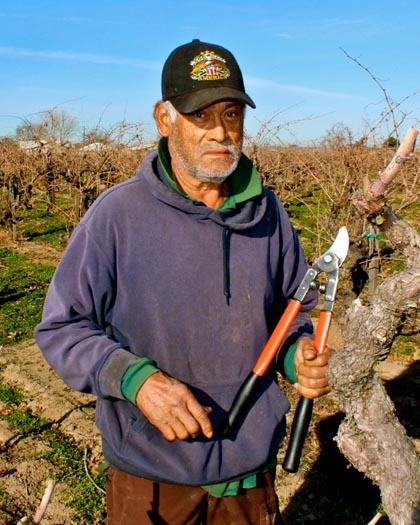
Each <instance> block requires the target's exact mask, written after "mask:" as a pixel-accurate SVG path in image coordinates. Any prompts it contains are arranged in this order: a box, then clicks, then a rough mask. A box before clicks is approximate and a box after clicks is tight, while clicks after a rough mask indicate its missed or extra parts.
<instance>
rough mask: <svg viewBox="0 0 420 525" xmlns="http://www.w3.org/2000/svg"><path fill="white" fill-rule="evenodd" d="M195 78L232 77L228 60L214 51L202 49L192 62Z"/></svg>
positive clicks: (216, 78) (192, 75)
mask: <svg viewBox="0 0 420 525" xmlns="http://www.w3.org/2000/svg"><path fill="white" fill-rule="evenodd" d="M190 66H192V70H191V73H190V77H191V78H192V79H193V80H225V79H226V78H228V77H230V71H229V68H228V67H227V66H226V60H225V59H224V58H222V57H221V56H219V55H217V54H216V53H215V52H214V51H202V52H201V53H200V54H199V55H197V56H195V57H194V58H193V60H191V62H190Z"/></svg>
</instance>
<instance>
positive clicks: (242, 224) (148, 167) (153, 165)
mask: <svg viewBox="0 0 420 525" xmlns="http://www.w3.org/2000/svg"><path fill="white" fill-rule="evenodd" d="M253 170H254V167H253V165H252V162H251V161H250V160H249V159H248V157H246V156H245V155H242V156H241V159H240V161H239V164H238V167H237V169H236V172H237V173H236V176H238V174H239V173H240V174H241V175H242V176H243V181H244V185H245V184H247V181H248V180H249V179H250V178H251V176H252V174H253ZM136 176H137V177H139V178H141V179H143V180H144V181H145V183H146V184H147V185H148V186H149V191H150V192H151V193H152V195H153V196H154V197H155V198H156V199H158V200H160V201H161V202H164V203H166V204H168V205H169V206H173V207H175V208H178V209H179V210H181V211H183V212H184V213H188V214H192V215H195V216H196V219H197V220H203V221H213V222H214V223H216V224H218V225H219V226H222V227H226V228H228V229H231V230H246V229H248V228H252V227H254V226H255V225H256V224H258V223H259V222H260V221H261V220H262V219H263V217H264V215H265V213H266V211H267V198H266V197H267V192H266V190H265V189H263V190H262V192H261V195H256V196H255V197H253V198H251V199H249V200H246V201H244V202H240V203H238V204H237V205H236V207H235V208H227V209H221V210H215V209H212V208H208V207H207V206H206V205H205V204H203V203H201V202H196V201H193V200H192V199H190V198H188V197H184V196H183V195H180V194H179V193H177V192H176V191H174V189H173V188H172V187H170V185H169V183H168V182H167V181H166V177H165V174H164V173H163V168H162V166H161V163H160V161H159V158H158V153H157V151H152V152H150V153H148V154H147V156H146V157H145V159H144V161H143V163H142V166H141V170H139V171H138V172H137V175H136Z"/></svg>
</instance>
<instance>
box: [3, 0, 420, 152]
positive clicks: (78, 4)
mask: <svg viewBox="0 0 420 525" xmlns="http://www.w3.org/2000/svg"><path fill="white" fill-rule="evenodd" d="M419 27H420V2H419V1H418V0H399V1H398V2H396V1H395V0H392V1H391V0H374V1H369V0H364V1H361V0H352V1H349V2H342V1H341V2H340V1H339V0H338V1H337V0H334V1H330V0H326V1H323V0H320V1H318V2H316V1H314V0H304V1H300V0H293V1H292V0H263V1H260V2H257V1H255V0H253V1H252V2H251V1H249V0H224V1H220V0H208V1H202V0H173V1H172V0H154V1H148V2H145V1H143V0H119V1H110V0H101V1H100V2H99V1H97V0H84V1H82V0H72V2H60V1H59V0H54V1H50V0H37V1H35V0H33V1H32V0H13V1H11V0H0V136H3V135H7V134H13V132H14V130H15V129H16V127H17V126H18V125H19V124H21V123H22V120H21V119H28V118H29V119H30V118H33V117H34V116H35V115H36V114H37V113H38V112H41V111H45V110H49V109H52V108H57V109H61V110H65V111H67V112H69V113H71V114H72V115H74V116H75V117H76V118H77V119H78V120H79V122H80V126H81V127H85V128H86V129H89V128H94V127H95V126H96V125H97V124H98V123H99V122H102V124H103V125H104V126H111V125H113V124H116V123H117V122H119V121H122V120H125V121H128V122H131V123H134V122H141V123H143V125H144V132H145V135H146V136H147V137H153V138H154V137H155V136H156V132H155V127H154V123H153V118H152V110H153V105H154V102H155V101H156V100H157V99H159V98H160V72H161V68H162V65H163V63H164V61H165V59H166V57H167V56H168V54H169V53H170V52H171V51H172V49H173V48H174V47H177V46H178V45H181V44H184V43H186V42H188V41H190V40H192V39H193V38H199V39H200V40H203V41H205V42H211V43H216V44H220V45H223V46H225V47H227V48H228V49H229V50H231V51H232V52H233V53H234V54H235V56H236V58H237V59H238V61H239V63H240V66H241V68H242V72H243V74H244V78H245V84H246V89H247V92H248V93H249V94H250V95H251V97H252V98H253V99H254V101H255V102H256V105H257V109H256V110H250V111H248V113H247V117H246V118H247V120H246V128H247V131H248V133H250V134H251V135H257V134H258V133H260V132H261V130H262V128H261V125H262V124H264V123H265V124H267V125H268V126H269V128H271V129H275V128H276V127H277V126H280V128H281V130H280V131H279V137H280V139H281V140H284V141H297V142H305V141H312V140H317V139H319V138H322V137H323V136H324V135H325V133H326V131H327V130H329V129H331V128H332V127H333V126H334V125H336V124H339V123H342V124H344V125H345V126H347V127H348V128H350V129H351V130H352V131H353V133H354V134H355V135H356V136H359V135H360V134H361V133H362V132H363V131H364V130H365V129H366V127H367V126H368V125H369V124H374V123H376V122H377V121H378V120H379V118H380V115H381V112H382V111H383V110H385V109H386V107H387V106H386V103H385V101H384V94H383V92H382V91H381V89H380V87H379V86H377V85H376V83H375V82H374V80H373V79H372V78H371V77H370V76H369V75H368V73H367V72H366V71H364V70H363V69H362V68H361V67H359V66H358V65H357V64H356V63H355V62H354V61H352V60H351V59H350V58H348V57H347V56H346V54H345V53H347V54H348V55H350V56H351V57H354V58H357V60H359V61H360V63H361V64H362V65H363V66H365V67H367V68H369V69H370V71H371V72H372V74H373V75H374V76H375V77H376V78H377V79H378V81H379V82H380V83H381V85H382V86H383V87H384V88H385V90H386V93H387V95H388V96H389V97H390V98H391V99H392V101H393V102H394V103H398V102H400V101H402V100H403V99H404V98H406V100H405V101H404V103H403V104H402V105H401V106H400V108H399V112H400V111H402V112H403V114H404V116H405V117H404V122H403V125H402V127H401V132H402V133H403V132H405V130H406V129H407V128H408V127H409V126H410V125H414V126H416V125H417V123H418V121H419V119H420V94H417V95H415V93H416V92H417V91H419V90H420V67H419V65H420V64H419V48H420V30H419ZM399 114H400V113H399ZM400 115H401V114H400Z"/></svg>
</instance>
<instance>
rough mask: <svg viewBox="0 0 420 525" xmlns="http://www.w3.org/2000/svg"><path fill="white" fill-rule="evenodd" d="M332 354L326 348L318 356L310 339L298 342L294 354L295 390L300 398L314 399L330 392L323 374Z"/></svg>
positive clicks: (329, 349) (304, 338)
mask: <svg viewBox="0 0 420 525" xmlns="http://www.w3.org/2000/svg"><path fill="white" fill-rule="evenodd" d="M333 353H334V350H333V349H332V348H327V350H326V351H325V352H324V353H322V354H318V353H317V351H316V350H315V348H314V344H313V340H312V339H311V338H310V337H302V338H301V339H300V340H299V341H298V344H297V349H296V354H295V368H296V376H297V383H295V388H296V390H297V391H298V392H299V393H300V394H301V395H302V396H305V397H307V398H309V399H315V398H316V397H320V396H322V395H324V394H327V393H328V392H330V390H331V389H330V386H329V384H328V381H327V378H326V377H325V374H326V370H327V365H328V361H329V359H330V357H331V355H332V354H333Z"/></svg>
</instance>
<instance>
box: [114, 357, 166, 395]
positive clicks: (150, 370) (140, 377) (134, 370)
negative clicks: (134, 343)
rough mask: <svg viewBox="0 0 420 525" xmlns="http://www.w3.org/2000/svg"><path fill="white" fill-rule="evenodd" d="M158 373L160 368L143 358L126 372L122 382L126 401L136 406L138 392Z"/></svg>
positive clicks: (122, 390)
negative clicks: (147, 380)
mask: <svg viewBox="0 0 420 525" xmlns="http://www.w3.org/2000/svg"><path fill="white" fill-rule="evenodd" d="M156 372H159V368H157V367H156V366H155V365H154V363H153V361H152V360H151V359H148V358H147V357H141V358H140V359H139V360H138V361H136V362H135V363H133V364H132V365H130V366H129V367H128V368H127V370H126V371H125V372H124V375H123V377H122V380H121V394H122V395H123V396H124V398H125V399H128V401H131V402H132V403H134V404H136V396H137V392H138V391H139V390H140V388H141V387H142V386H143V383H144V382H145V381H146V379H149V377H150V376H151V375H152V374H154V373H156Z"/></svg>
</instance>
